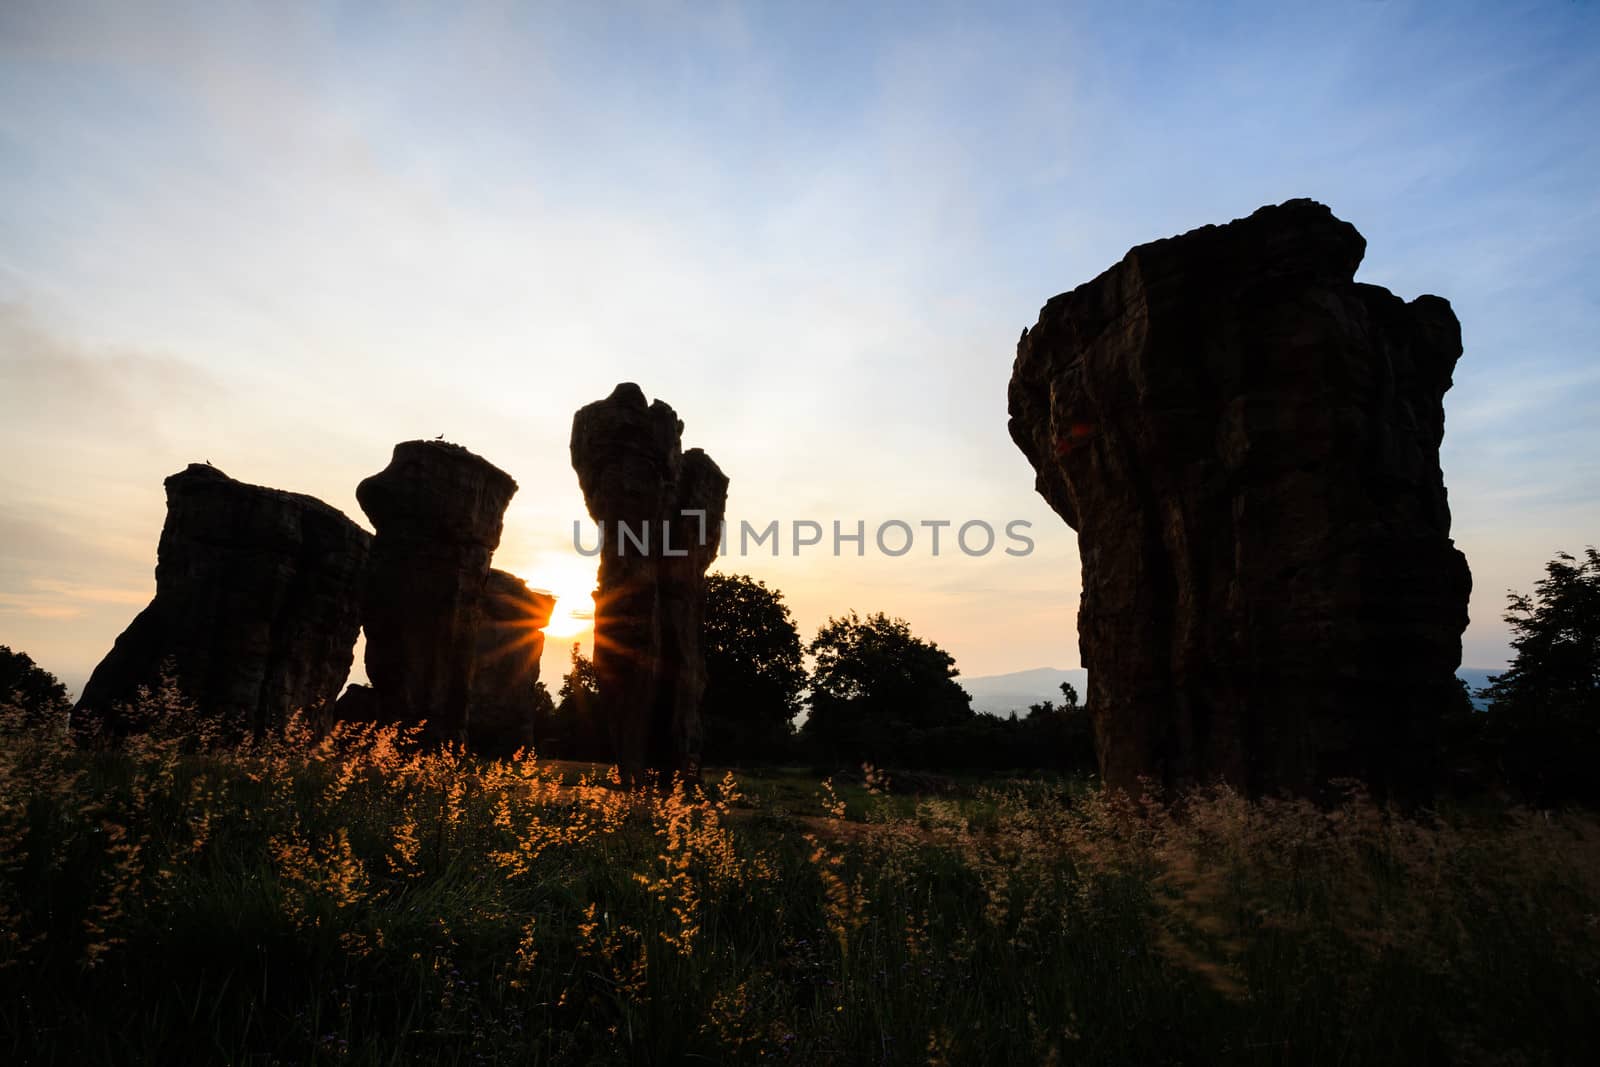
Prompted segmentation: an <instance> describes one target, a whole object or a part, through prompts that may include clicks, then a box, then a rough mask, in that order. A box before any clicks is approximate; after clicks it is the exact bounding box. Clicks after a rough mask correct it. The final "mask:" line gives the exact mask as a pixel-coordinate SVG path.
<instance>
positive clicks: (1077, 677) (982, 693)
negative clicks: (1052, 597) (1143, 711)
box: [956, 667, 1506, 715]
mask: <svg viewBox="0 0 1600 1067" xmlns="http://www.w3.org/2000/svg"><path fill="white" fill-rule="evenodd" d="M1505 670H1506V668H1504V667H1463V668H1461V669H1460V670H1459V671H1457V672H1456V677H1457V678H1460V679H1462V680H1463V681H1465V682H1466V683H1467V685H1468V687H1470V688H1471V690H1472V703H1473V706H1474V707H1476V708H1478V709H1479V710H1480V711H1481V710H1483V709H1484V708H1485V707H1487V706H1488V705H1487V703H1486V702H1484V701H1482V700H1479V699H1478V690H1480V689H1482V688H1483V687H1484V686H1486V685H1488V684H1489V677H1490V675H1495V674H1504V673H1505ZM956 680H957V681H958V682H960V683H961V687H962V688H963V689H965V690H966V691H967V692H969V693H971V694H972V710H973V711H986V712H989V713H990V714H992V715H1007V714H1009V713H1011V712H1013V711H1015V712H1017V713H1018V714H1022V715H1026V714H1027V712H1028V705H1029V704H1038V703H1040V702H1041V701H1045V700H1049V701H1053V702H1055V703H1057V704H1059V703H1061V683H1062V682H1071V683H1072V684H1073V686H1074V688H1076V689H1077V690H1078V699H1079V700H1081V701H1084V702H1085V703H1087V701H1088V696H1089V672H1088V671H1086V670H1081V669H1079V670H1062V669H1061V668H1059V667H1035V668H1034V669H1033V670H1031V671H1013V672H1012V673H1011V674H986V675H983V676H982V677H979V678H957V679H956Z"/></svg>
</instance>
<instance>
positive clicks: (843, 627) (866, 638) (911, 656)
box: [804, 611, 972, 763]
mask: <svg viewBox="0 0 1600 1067" xmlns="http://www.w3.org/2000/svg"><path fill="white" fill-rule="evenodd" d="M807 651H809V652H810V653H811V654H812V656H814V657H815V665H814V666H813V667H812V670H811V697H810V705H811V714H810V715H809V716H808V717H807V719H806V723H805V727H804V731H805V733H806V735H807V736H808V737H810V738H812V739H813V740H814V741H816V742H817V743H818V744H820V745H821V746H822V748H823V750H824V751H825V752H826V753H827V754H828V755H829V756H830V757H832V758H834V759H840V758H843V759H848V760H851V761H852V762H854V761H855V760H860V759H867V760H872V761H874V762H880V763H881V762H892V761H893V759H894V757H895V754H896V752H897V751H899V749H900V748H901V747H902V742H903V740H904V735H905V734H906V733H907V731H912V730H928V729H935V728H938V727H943V726H952V725H958V724H960V723H963V722H965V721H967V720H969V719H971V718H972V698H971V697H970V696H968V695H967V691H966V690H965V689H962V688H961V686H960V685H958V684H956V680H955V679H956V676H957V675H958V674H959V673H960V672H958V671H957V670H956V665H955V660H954V659H953V658H952V657H951V656H950V654H949V653H948V652H946V651H945V650H944V649H942V648H940V647H939V646H938V645H936V644H934V643H932V642H931V641H924V640H922V639H921V638H919V637H916V636H914V635H913V634H912V633H911V628H910V626H908V625H907V624H906V621H905V620H904V619H891V618H889V617H888V616H887V615H884V614H883V613H882V612H879V613H878V614H876V615H869V616H868V617H866V618H865V619H863V618H861V617H860V616H859V615H857V614H856V613H855V612H853V611H852V612H851V613H850V614H849V615H847V616H845V617H844V618H839V619H835V618H831V617H830V618H829V619H828V622H827V625H825V626H823V627H822V629H821V630H819V631H818V632H817V636H816V639H815V640H813V641H812V642H811V644H810V646H809V648H808V649H807Z"/></svg>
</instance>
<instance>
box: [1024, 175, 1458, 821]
mask: <svg viewBox="0 0 1600 1067" xmlns="http://www.w3.org/2000/svg"><path fill="white" fill-rule="evenodd" d="M1365 247H1366V243H1365V241H1364V240H1363V239H1362V237H1361V235H1360V234H1359V233H1357V232H1356V230H1355V228H1354V227H1352V226H1351V225H1349V224H1348V223H1345V222H1342V221H1340V220H1339V219H1337V218H1335V217H1334V216H1333V215H1332V213H1331V212H1329V211H1328V209H1327V208H1326V207H1324V206H1322V205H1321V204H1317V203H1314V202H1312V201H1309V200H1292V201H1289V202H1288V203H1285V204H1283V205H1280V206H1277V207H1265V208H1262V209H1261V210H1259V211H1257V212H1256V213H1255V214H1253V215H1251V216H1250V217H1249V218H1247V219H1241V220H1237V221H1235V222H1232V223H1230V224H1228V225H1226V226H1221V227H1216V226H1207V227H1204V228H1202V229H1199V230H1195V231H1193V232H1191V233H1187V234H1184V235H1183V236H1181V237H1175V238H1171V239H1169V240H1164V241H1156V242H1154V243H1152V244H1147V245H1141V246H1139V247H1137V248H1135V249H1133V250H1132V251H1130V252H1129V253H1128V254H1127V256H1125V257H1124V258H1123V260H1122V261H1121V262H1120V263H1118V264H1117V265H1116V266H1114V267H1112V268H1111V269H1110V270H1107V271H1106V272H1105V273H1103V274H1101V275H1100V276H1099V277H1098V278H1096V279H1094V280H1093V281H1091V282H1088V283H1086V284H1084V285H1081V286H1079V287H1078V288H1077V289H1074V290H1073V291H1072V292H1070V293H1064V294H1062V295H1060V296H1057V297H1055V298H1053V299H1052V300H1050V301H1049V302H1048V303H1047V304H1045V306H1044V308H1043V310H1042V311H1041V312H1040V314H1039V321H1038V323H1037V324H1036V325H1035V326H1034V327H1033V328H1032V329H1031V330H1025V331H1024V332H1023V335H1022V340H1021V342H1020V343H1019V344H1018V346H1017V357H1016V364H1015V367H1014V369H1013V372H1012V378H1011V388H1010V411H1011V423H1010V428H1011V436H1012V438H1013V439H1014V440H1015V441H1016V443H1017V445H1018V447H1020V448H1021V449H1022V451H1023V453H1024V454H1026V455H1027V457H1028V459H1029V461H1030V462H1031V463H1032V464H1033V467H1034V469H1035V471H1036V472H1037V474H1038V481H1037V488H1038V490H1039V492H1040V493H1041V494H1042V495H1043V496H1044V498H1045V499H1046V500H1047V501H1048V502H1049V503H1050V505H1051V507H1053V508H1054V509H1055V510H1056V511H1057V512H1058V513H1059V514H1060V515H1061V516H1062V517H1063V518H1064V519H1066V521H1067V523H1068V525H1070V526H1071V527H1072V528H1073V529H1075V530H1077V531H1078V544H1079V551H1080V555H1081V557H1082V560H1083V599H1082V603H1081V605H1080V608H1079V613H1078V633H1079V642H1080V647H1081V650H1082V655H1083V665H1084V666H1085V667H1086V668H1087V669H1088V671H1089V686H1090V690H1089V694H1088V706H1089V709H1090V711H1091V712H1092V714H1093V715H1094V719H1095V724H1096V729H1097V734H1098V748H1099V757H1100V766H1101V772H1102V775H1103V778H1104V780H1105V781H1106V782H1107V783H1108V784H1111V785H1114V786H1119V787H1123V788H1127V789H1136V788H1137V787H1138V783H1137V779H1138V777H1139V776H1142V775H1148V776H1151V777H1153V778H1154V779H1155V780H1156V781H1157V782H1159V783H1165V784H1169V785H1170V784H1175V783H1178V782H1182V781H1185V780H1193V779H1212V778H1224V779H1226V780H1228V781H1230V782H1232V783H1234V784H1236V785H1240V786H1242V787H1244V788H1247V789H1250V790H1253V791H1256V792H1262V791H1270V790H1277V789H1290V790H1296V791H1303V790H1307V789H1310V788H1313V787H1314V786H1315V785H1316V784H1317V783H1318V782H1320V781H1323V780H1326V779H1328V778H1330V777H1333V776H1357V777H1362V778H1365V779H1367V780H1369V781H1372V782H1375V783H1377V784H1379V785H1380V786H1383V787H1388V788H1396V789H1400V790H1402V791H1409V790H1413V789H1417V788H1422V787H1425V785H1426V783H1427V781H1428V778H1429V776H1430V772H1431V768H1430V765H1429V764H1430V759H1431V755H1432V752H1433V751H1434V747H1435V730H1436V724H1437V722H1438V718H1439V714H1440V712H1441V710H1442V709H1444V708H1446V707H1448V706H1449V704H1450V702H1451V701H1453V700H1459V692H1458V688H1457V685H1456V682H1455V680H1454V678H1453V676H1452V675H1453V672H1454V670H1455V668H1456V667H1457V666H1458V664H1459V662H1460V657H1461V632H1462V630H1463V629H1464V628H1465V626H1466V623H1467V611H1466V608H1467V594H1468V592H1469V589H1470V585H1471V578H1470V575H1469V574H1468V571H1467V565H1466V560H1465V559H1464V558H1463V557H1462V555H1461V553H1460V552H1458V551H1457V550H1456V549H1455V547H1454V545H1453V543H1452V542H1451V540H1450V536H1449V535H1450V511H1449V508H1448V506H1447V503H1446V498H1445V489H1444V484H1443V477H1442V475H1441V473H1440V469H1439V443H1440V440H1441V438H1442V437H1443V435H1444V407H1443V396H1444V393H1445V391H1446V390H1447V389H1449V387H1450V384H1451V381H1450V375H1451V371H1452V369H1453V368H1454V366H1455V363H1456V360H1457V358H1458V357H1459V356H1460V355H1461V333H1460V326H1459V324H1458V323H1457V322H1456V318H1455V316H1454V314H1452V312H1451V310H1450V305H1449V303H1447V302H1446V301H1445V300H1442V299H1440V298H1438V297H1434V296H1422V297H1418V298H1417V299H1416V300H1414V301H1412V302H1411V303H1409V304H1408V303H1406V302H1404V301H1402V300H1401V299H1399V298H1398V297H1396V296H1394V295H1393V294H1391V293H1389V292H1388V291H1387V290H1384V289H1381V288H1378V287H1377V286H1372V285H1363V284H1360V283H1357V282H1354V281H1353V280H1352V278H1353V275H1354V273H1355V270H1356V267H1357V265H1358V264H1359V263H1360V262H1361V258H1362V254H1363V252H1364V251H1365Z"/></svg>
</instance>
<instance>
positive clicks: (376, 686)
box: [341, 441, 517, 741]
mask: <svg viewBox="0 0 1600 1067" xmlns="http://www.w3.org/2000/svg"><path fill="white" fill-rule="evenodd" d="M516 491H517V483H516V482H515V481H513V480H512V478H511V476H510V475H509V474H507V473H505V472H504V471H502V470H500V469H499V468H498V467H496V466H495V465H494V464H492V463H490V462H489V461H488V460H486V459H484V458H482V457H481V456H477V455H474V454H473V453H471V452H469V451H467V450H466V449H465V448H462V447H461V446H460V445H454V444H449V443H447V442H444V441H406V442H403V443H401V444H398V445H396V446H395V448H394V455H393V457H392V458H391V459H390V461H389V465H388V466H387V467H386V468H384V469H383V470H382V471H380V472H379V473H377V474H374V475H373V476H372V477H370V478H367V479H364V480H363V481H362V482H361V484H360V485H359V486H357V487H356V500H357V502H359V503H360V505H361V508H362V510H363V511H365V512H366V513H367V517H368V518H369V519H371V520H372V526H373V529H374V530H375V531H376V534H375V536H374V537H373V542H372V556H371V560H370V562H369V564H368V567H367V577H366V581H365V583H364V594H363V597H362V613H361V617H362V625H363V626H364V627H365V629H366V638H367V647H366V668H367V678H368V680H369V681H370V682H371V684H372V693H371V694H364V695H363V696H366V697H367V698H368V699H367V700H365V701H364V703H367V704H376V706H377V708H378V712H377V717H380V718H382V719H384V720H387V721H394V722H416V721H418V720H423V719H425V720H427V723H428V729H427V732H428V734H429V736H431V737H432V738H435V739H438V740H450V741H459V740H463V739H464V735H465V731H466V724H467V707H468V703H469V701H470V699H471V694H472V679H473V674H474V671H475V669H476V664H477V657H478V629H479V619H480V610H479V609H480V603H481V601H482V599H483V596H484V592H485V588H486V584H487V582H488V577H489V560H490V558H491V557H492V556H493V555H494V550H495V547H496V546H497V545H499V543H500V532H501V526H502V522H503V519H504V516H505V510H506V506H507V505H508V504H509V503H510V502H511V497H512V494H514V493H515V492H516ZM355 702H356V701H355V700H354V699H352V703H355ZM341 713H343V709H341ZM351 716H352V717H366V716H364V715H358V713H356V712H354V711H352V712H351Z"/></svg>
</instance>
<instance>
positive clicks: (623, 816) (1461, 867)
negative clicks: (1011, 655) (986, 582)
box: [0, 692, 1600, 1064]
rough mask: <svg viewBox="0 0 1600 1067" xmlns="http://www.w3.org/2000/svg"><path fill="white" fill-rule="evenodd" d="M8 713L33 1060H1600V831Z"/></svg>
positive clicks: (8, 894) (20, 1050)
mask: <svg viewBox="0 0 1600 1067" xmlns="http://www.w3.org/2000/svg"><path fill="white" fill-rule="evenodd" d="M150 700H151V702H152V703H153V708H152V711H153V712H154V713H153V714H152V715H151V717H150V719H151V722H152V723H153V724H155V728H154V729H152V731H151V732H149V733H147V734H144V735H142V736H139V737H135V738H133V739H131V740H130V741H129V742H128V743H127V744H126V745H125V746H123V748H122V749H121V750H119V751H114V752H112V751H93V750H86V749H82V748H78V747H74V746H73V745H71V744H70V743H69V742H68V740H67V739H66V738H65V736H64V734H63V733H62V731H61V730H60V729H59V725H58V724H55V725H52V724H51V723H49V722H41V721H39V720H38V719H37V717H34V721H32V722H29V721H25V720H26V719H27V718H28V717H27V716H25V715H24V714H23V713H22V712H21V711H20V710H19V709H17V708H15V707H10V708H8V709H7V710H6V712H5V729H6V736H5V739H4V744H3V745H0V782H3V788H0V796H3V797H4V804H3V807H0V1059H4V1060H6V1061H7V1062H12V1063H63V1064H82V1063H112V1062H116V1063H174V1064H176V1063H210V1062H215V1063H260V1064H271V1063H285V1064H287V1063H301V1064H308V1063H329V1064H333V1063H361V1064H398V1063H435V1062H437V1063H510V1062H516V1063H580V1064H581V1063H679V1062H728V1061H769V1060H786V1061H790V1062H798V1063H918V1064H921V1063H951V1064H972V1063H1028V1064H1034V1063H1180V1062H1181V1063H1207V1062H1222V1061H1226V1062H1229V1063H1295V1064H1316V1063H1576V1062H1584V1061H1585V1059H1586V1057H1587V1056H1588V1054H1589V1053H1591V1052H1592V1050H1593V1048H1594V1047H1595V1042H1596V1041H1597V1040H1600V1033H1597V1023H1596V1020H1597V1019H1600V985H1597V982H1600V928H1597V924H1596V915H1597V914H1600V826H1597V824H1596V822H1595V820H1594V818H1593V817H1591V816H1588V815H1576V814H1573V815H1557V814H1548V813H1536V812H1533V811H1527V810H1521V809H1515V808H1511V809H1504V808H1497V809H1479V810H1474V811H1454V812H1450V813H1447V814H1437V815H1436V814H1431V813H1420V814H1415V815H1413V816H1409V817H1401V816H1399V815H1397V814H1394V813H1391V812H1388V811H1385V810H1384V809H1382V808H1381V807H1380V806H1378V805H1376V804H1374V803H1373V802H1372V801H1371V800H1369V799H1368V798H1367V797H1365V796H1364V795H1363V794H1362V793H1361V792H1359V791H1358V790H1354V789H1352V790H1351V791H1350V792H1349V794H1348V796H1347V797H1346V799H1345V800H1344V801H1343V802H1342V803H1339V804H1336V805H1334V806H1332V807H1331V808H1325V809H1318V808H1316V807H1313V806H1311V805H1309V804H1304V803H1299V802H1287V801H1283V802H1263V803H1249V802H1246V801H1244V800H1242V799H1241V798H1239V797H1238V796H1236V795H1233V794H1231V793H1229V792H1227V791H1225V790H1218V791H1214V792H1206V793H1197V794H1194V795H1192V796H1189V797H1187V798H1184V799H1183V800H1182V801H1181V802H1179V803H1176V804H1174V805H1162V804H1157V803H1155V802H1148V803H1136V802H1131V801H1122V800H1117V799H1114V798H1113V797H1111V796H1108V795H1106V794H1104V793H1102V792H1100V791H1097V790H1093V789H1087V788H1082V787H1075V786H1073V785H1071V784H1069V783H1067V782H1063V781H1038V780H1036V781H1020V780H1018V781H1003V780H995V781H992V782H990V783H988V784H984V785H967V786H964V787H961V788H959V789H957V790H956V791H955V792H953V793H951V794H949V795H943V796H931V795H921V796H918V795H909V794H906V793H903V792H901V791H899V790H898V789H897V787H896V785H895V784H894V783H893V782H885V781H884V780H883V779H882V778H881V777H879V776H877V775H875V774H869V775H867V776H866V777H865V779H864V780H858V781H857V782H856V783H855V784H851V785H848V786H831V785H830V784H829V783H828V782H825V781H824V782H818V781H816V780H815V779H807V778H804V777H802V776H799V775H793V774H783V773H778V772H767V773H764V774H753V775H749V776H746V777H745V778H743V779H739V778H735V777H734V776H732V775H730V776H728V777H726V778H724V779H723V780H722V781H721V782H719V783H717V784H716V785H715V786H713V787H711V788H708V789H707V790H706V791H705V792H704V793H703V794H700V793H696V794H692V795H690V794H684V793H678V794H675V795H671V796H646V795H632V796H630V795H628V794H626V793H624V792H622V791H620V790H619V789H617V788H614V786H613V785H612V784H611V783H610V782H608V781H607V777H606V773H605V772H604V771H603V770H597V769H591V768H585V767H579V766H573V765H563V764H550V763H546V762H541V761H535V760H533V759H531V758H524V759H514V760H509V761H502V762H480V761H473V760H469V759H466V758H464V757H462V756H460V755H459V754H457V753H454V752H442V753H440V752H434V753H431V754H430V753H423V752H419V751H415V750H413V749H412V748H410V747H409V745H408V744H407V739H406V737H405V736H404V735H399V734H396V733H395V732H393V731H392V730H391V731H376V732H374V731H372V730H371V729H360V730H350V729H345V730H340V731H336V732H335V733H334V734H333V735H331V736H326V737H320V738H319V737H317V736H314V735H313V734H312V733H311V732H309V731H307V730H305V729H304V728H303V727H301V726H300V725H299V724H297V723H291V724H290V726H289V728H288V729H287V730H286V731H285V732H284V733H283V735H282V736H280V737H274V738H271V739H268V740H264V741H259V742H255V743H247V744H244V745H242V746H232V747H221V746H213V745H212V743H211V740H210V739H211V738H214V737H215V736H216V731H215V730H214V729H213V728H212V724H208V723H207V722H206V721H205V720H204V719H203V718H202V717H200V716H197V715H196V714H195V713H194V711H193V710H192V709H189V708H186V707H185V706H184V704H183V701H182V699H181V698H180V697H179V696H178V695H177V694H175V693H173V692H164V693H156V694H153V695H152V696H151V697H150Z"/></svg>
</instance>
